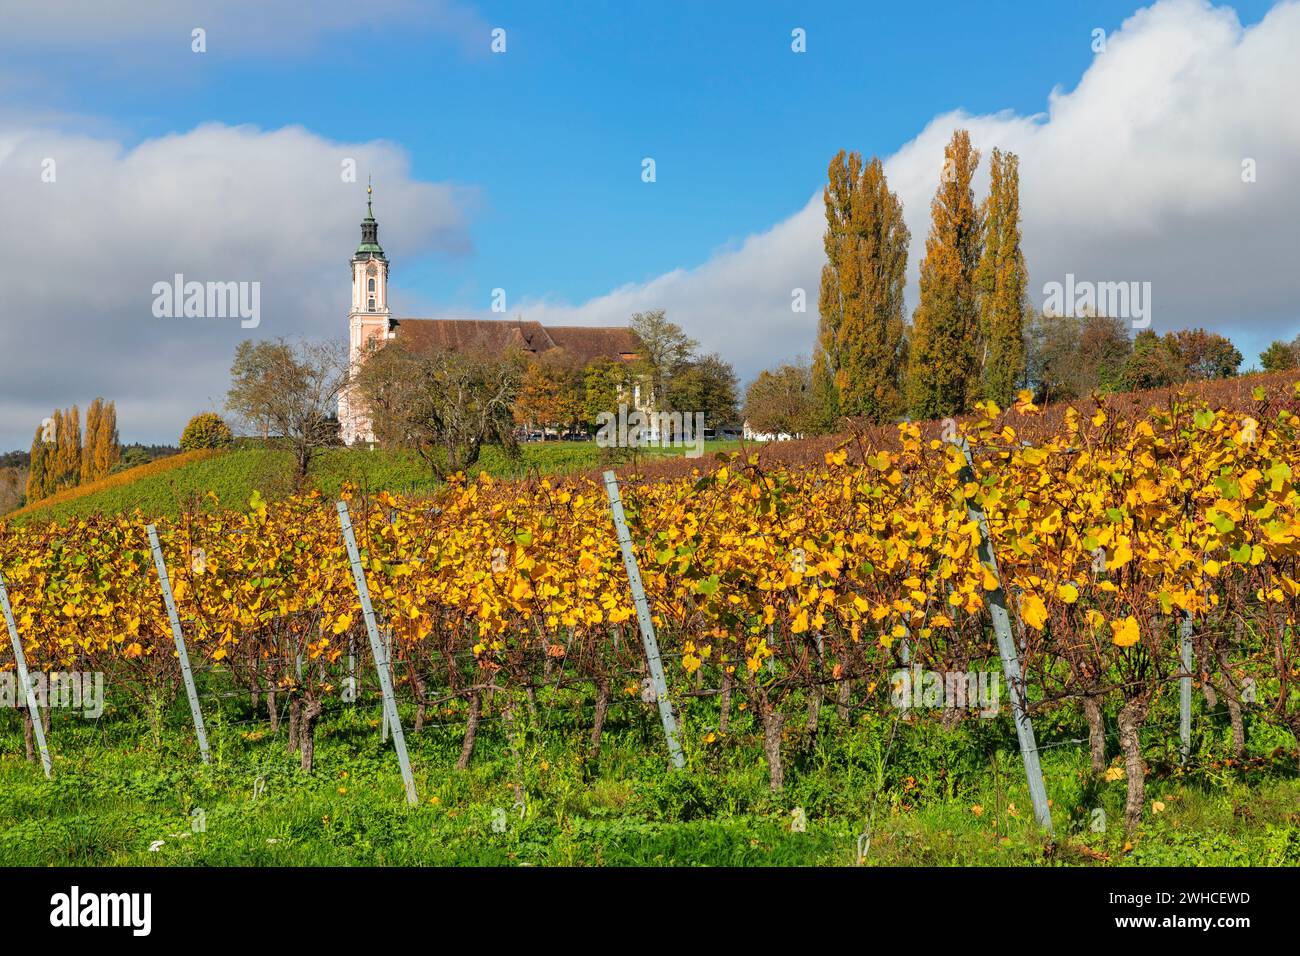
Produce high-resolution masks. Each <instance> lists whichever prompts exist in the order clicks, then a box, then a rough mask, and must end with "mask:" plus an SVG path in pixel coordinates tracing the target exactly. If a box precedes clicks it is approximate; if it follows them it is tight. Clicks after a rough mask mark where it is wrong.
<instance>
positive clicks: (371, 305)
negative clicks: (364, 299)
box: [369, 296, 375, 312]
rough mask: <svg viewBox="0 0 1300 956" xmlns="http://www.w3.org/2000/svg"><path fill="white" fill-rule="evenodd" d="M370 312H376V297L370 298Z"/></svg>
mask: <svg viewBox="0 0 1300 956" xmlns="http://www.w3.org/2000/svg"><path fill="white" fill-rule="evenodd" d="M369 311H371V312H373V311H375V298H374V296H371V297H370V306H369Z"/></svg>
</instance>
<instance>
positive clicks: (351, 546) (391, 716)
mask: <svg viewBox="0 0 1300 956" xmlns="http://www.w3.org/2000/svg"><path fill="white" fill-rule="evenodd" d="M338 511H339V527H340V528H342V530H343V541H344V543H345V544H346V545H347V547H348V560H349V561H350V562H351V564H352V578H353V580H354V581H355V582H356V585H357V597H358V598H360V600H361V615H362V617H364V618H365V621H366V633H367V634H368V635H369V637H370V652H371V653H372V654H374V656H375V667H376V669H377V670H378V671H379V688H380V690H381V691H382V692H383V695H384V715H385V717H387V719H388V725H389V727H391V728H392V731H393V747H394V748H395V749H396V750H397V763H398V764H399V765H400V766H401V768H402V782H403V783H404V784H405V785H406V802H407V803H409V804H410V805H411V806H415V805H416V804H417V803H418V802H419V799H420V798H419V797H417V796H416V794H415V777H413V776H412V775H411V761H410V760H409V759H408V758H407V755H406V737H405V736H404V735H403V734H402V722H401V721H400V720H399V719H398V717H397V699H396V698H395V697H394V696H393V682H392V681H391V680H389V679H388V654H387V653H386V652H385V650H384V643H383V641H382V640H380V637H379V627H378V626H377V625H376V624H375V609H374V608H373V607H371V605H370V588H369V586H368V585H367V584H366V571H365V568H364V567H362V565H361V552H360V551H358V550H357V538H356V535H355V534H353V533H352V518H351V516H350V515H349V514H348V503H347V502H346V501H340V502H339V503H338Z"/></svg>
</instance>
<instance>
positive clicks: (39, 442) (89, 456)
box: [26, 398, 122, 504]
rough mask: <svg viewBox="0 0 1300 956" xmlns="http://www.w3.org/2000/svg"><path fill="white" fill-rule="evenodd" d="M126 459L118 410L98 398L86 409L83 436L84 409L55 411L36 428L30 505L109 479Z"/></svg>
mask: <svg viewBox="0 0 1300 956" xmlns="http://www.w3.org/2000/svg"><path fill="white" fill-rule="evenodd" d="M121 457H122V447H121V442H120V439H119V437H118V432H117V407H116V405H115V404H114V403H113V402H105V401H104V400H103V399H102V398H96V399H95V400H94V401H93V402H91V403H90V407H89V408H88V409H87V410H86V424H85V433H84V437H83V433H82V425H81V410H80V408H79V407H78V406H76V405H73V406H72V407H71V408H69V409H57V408H56V409H55V410H54V414H53V416H51V417H50V418H48V419H46V420H45V421H44V422H42V423H41V424H40V425H38V426H37V427H36V435H35V437H34V438H33V439H32V449H31V453H30V457H29V467H28V473H27V486H26V500H27V503H28V504H32V503H34V502H37V501H40V500H42V499H44V498H48V497H50V495H53V494H55V493H57V492H60V491H63V490H65V489H68V488H75V487H76V486H77V485H80V484H84V483H87V482H91V481H98V480H99V479H101V478H106V477H108V475H109V473H110V472H112V470H113V468H114V467H115V466H116V465H117V464H118V462H119V461H120V460H121Z"/></svg>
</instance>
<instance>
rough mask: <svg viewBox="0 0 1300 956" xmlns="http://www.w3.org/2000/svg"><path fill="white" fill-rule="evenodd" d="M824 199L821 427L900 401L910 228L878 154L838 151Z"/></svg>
mask: <svg viewBox="0 0 1300 956" xmlns="http://www.w3.org/2000/svg"><path fill="white" fill-rule="evenodd" d="M827 179H828V183H827V186H826V188H825V190H824V192H823V199H824V200H825V203H826V233H825V237H824V240H823V243H824V247H825V249H826V265H825V266H824V267H823V268H822V281H821V295H820V299H819V304H818V311H819V313H820V317H819V323H818V334H817V349H816V352H815V355H814V360H813V369H814V371H813V379H814V384H813V388H814V394H815V395H816V397H817V400H818V404H819V406H820V407H819V411H820V415H819V417H820V418H821V419H822V422H821V424H822V425H823V426H827V427H828V426H830V425H832V424H833V422H834V419H835V418H837V417H839V416H840V415H854V416H862V417H865V418H868V419H870V420H871V421H874V422H882V421H887V420H889V419H891V418H893V417H894V416H896V415H897V414H898V413H899V411H900V410H901V408H902V387H901V386H902V371H903V368H902V366H903V361H904V358H903V332H904V322H903V287H904V284H905V282H906V273H907V246H908V242H909V241H910V240H911V235H910V234H909V233H908V231H907V226H906V225H905V224H904V223H903V205H902V203H901V202H899V200H898V197H897V196H896V195H894V194H893V193H892V192H890V191H889V184H888V183H887V182H886V180H885V171H884V167H883V166H882V165H881V162H880V160H879V159H877V158H874V157H873V158H872V159H871V161H870V162H868V163H866V164H865V165H864V164H863V162H862V157H861V156H860V155H859V154H858V153H850V154H848V157H847V159H846V157H845V154H844V151H843V150H841V151H840V152H839V153H837V154H836V156H835V158H834V159H832V160H831V164H830V168H829V170H828V172H827Z"/></svg>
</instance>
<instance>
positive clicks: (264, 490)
mask: <svg viewBox="0 0 1300 956" xmlns="http://www.w3.org/2000/svg"><path fill="white" fill-rule="evenodd" d="M731 447H735V446H734V443H725V442H710V443H708V445H707V451H708V452H710V453H711V452H713V451H716V450H718V449H721V448H731ZM521 450H522V453H523V455H522V458H521V459H520V460H519V461H517V462H516V461H510V460H509V459H508V458H507V457H506V456H505V455H504V454H502V452H501V451H500V450H499V449H497V448H487V449H485V450H484V451H483V454H482V457H480V459H479V461H478V463H477V464H476V465H475V467H474V468H472V469H471V472H472V473H474V474H477V473H479V472H481V471H486V472H488V473H489V474H491V475H493V476H495V477H499V478H523V477H526V476H527V475H530V474H543V475H551V474H565V473H569V472H574V471H583V470H588V469H592V468H595V467H596V466H597V464H598V455H599V451H600V450H599V449H598V448H597V447H596V445H595V443H594V442H581V443H578V442H572V443H571V442H555V443H546V444H529V445H523V446H522V447H521ZM674 453H675V454H678V455H680V452H674ZM665 454H666V453H665ZM292 473H293V458H292V455H291V453H290V452H287V451H280V450H273V449H266V448H254V449H250V448H242V449H237V450H231V451H219V452H217V451H203V452H187V453H185V454H181V455H173V456H171V457H169V458H164V459H159V460H157V461H153V462H150V463H149V464H147V465H141V466H140V467H138V468H131V469H128V470H127V471H123V472H119V473H118V474H116V475H113V476H111V477H109V478H105V479H104V480H103V481H98V482H94V483H93V484H90V485H84V486H82V487H80V488H73V489H70V490H68V491H65V492H61V493H60V494H58V495H55V496H54V497H53V498H47V499H45V500H44V501H40V502H37V503H36V504H35V505H30V506H28V507H26V508H22V509H20V510H19V511H16V512H14V513H13V514H11V515H7V516H5V517H4V518H0V520H4V521H13V523H15V524H23V523H26V522H29V521H50V520H55V521H62V520H65V519H67V518H72V517H81V516H84V515H91V514H112V513H117V512H122V511H131V510H132V509H134V508H139V509H140V510H141V511H143V512H144V513H145V514H148V515H159V516H168V515H175V514H177V513H179V512H180V510H181V508H182V507H183V506H184V505H185V504H186V503H189V504H191V505H192V506H195V507H204V508H212V507H214V506H215V505H214V504H213V502H212V500H211V495H216V498H217V501H218V503H219V506H222V507H234V508H238V507H241V506H243V504H244V503H245V502H247V501H248V499H249V498H250V497H251V496H252V494H253V492H254V491H257V492H259V493H260V494H261V495H262V497H263V498H266V499H268V500H273V499H275V498H279V497H283V496H284V495H287V494H288V493H289V492H290V490H291V487H292V483H291V477H292ZM309 480H310V482H311V485H312V487H314V488H317V489H319V490H320V491H321V492H322V493H324V494H326V495H334V494H337V493H338V491H339V489H340V488H342V487H343V485H344V484H348V483H350V484H353V485H356V486H357V487H359V488H362V489H365V490H368V491H394V492H402V493H405V494H419V493H421V492H428V491H432V490H433V489H435V488H436V487H437V486H438V482H437V480H436V479H434V477H433V475H432V474H431V473H430V471H429V468H428V466H426V465H425V464H424V462H423V461H421V460H420V458H419V456H418V455H416V454H415V453H413V452H406V451H360V450H354V449H350V448H330V449H326V450H325V451H323V452H321V453H320V454H319V455H318V456H317V457H316V459H315V461H314V462H313V463H312V467H311V471H310V473H309Z"/></svg>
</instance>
